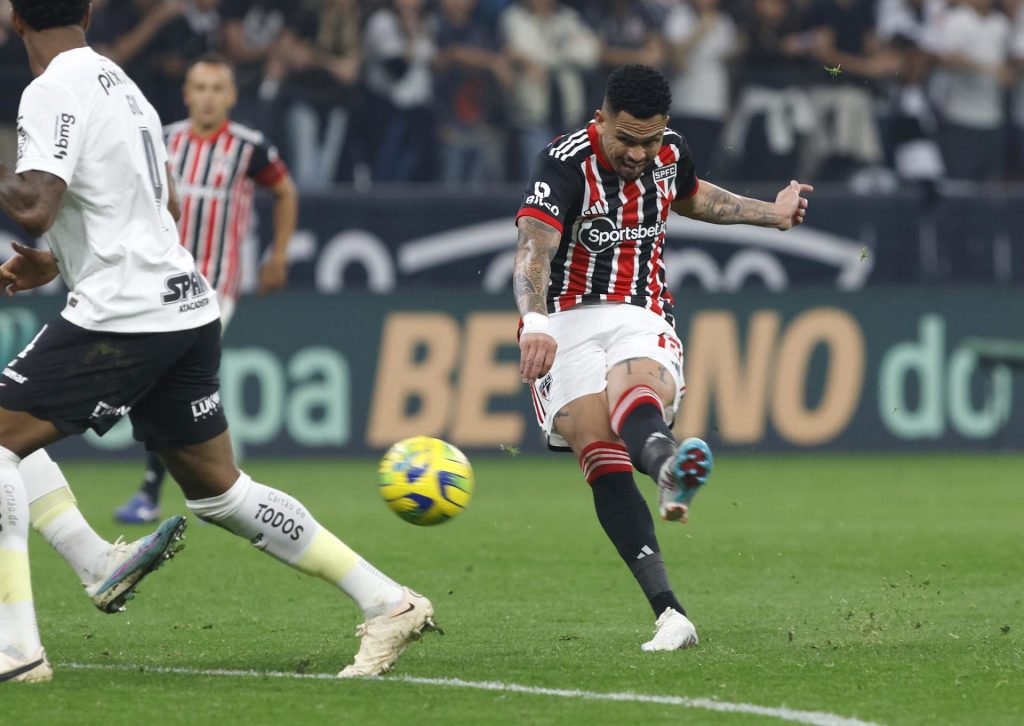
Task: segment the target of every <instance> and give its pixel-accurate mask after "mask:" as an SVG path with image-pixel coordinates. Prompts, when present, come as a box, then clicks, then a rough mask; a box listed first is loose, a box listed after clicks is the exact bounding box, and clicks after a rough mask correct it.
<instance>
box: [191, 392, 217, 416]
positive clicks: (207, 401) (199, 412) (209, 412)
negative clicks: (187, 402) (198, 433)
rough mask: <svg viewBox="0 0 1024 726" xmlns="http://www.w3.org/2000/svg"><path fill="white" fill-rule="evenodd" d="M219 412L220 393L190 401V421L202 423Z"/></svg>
mask: <svg viewBox="0 0 1024 726" xmlns="http://www.w3.org/2000/svg"><path fill="white" fill-rule="evenodd" d="M218 411H220V391H217V392H216V393H211V394H210V395H209V396H203V397H202V398H200V399H198V400H195V401H192V419H193V420H194V421H202V420H203V419H207V418H210V417H211V416H213V415H214V414H215V413H217V412H218Z"/></svg>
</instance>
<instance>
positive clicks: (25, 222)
mask: <svg viewBox="0 0 1024 726" xmlns="http://www.w3.org/2000/svg"><path fill="white" fill-rule="evenodd" d="M67 188H68V185H67V184H65V183H64V180H63V179H61V178H60V177H58V176H54V175H53V174H50V173H49V172H45V171H26V172H25V173H24V174H14V173H12V172H11V170H10V169H8V168H7V167H6V166H4V165H3V164H0V209H3V211H4V213H5V214H6V215H7V216H8V217H10V218H11V219H12V220H13V221H14V223H15V224H17V225H18V226H19V227H21V228H22V229H23V230H25V231H26V232H27V233H28V234H30V235H32V236H33V237H40V236H42V235H43V234H45V233H46V232H47V231H48V230H49V229H50V227H52V226H53V222H54V220H55V219H57V212H58V211H60V201H61V199H62V198H63V197H64V192H65V191H67Z"/></svg>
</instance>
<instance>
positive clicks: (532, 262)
mask: <svg viewBox="0 0 1024 726" xmlns="http://www.w3.org/2000/svg"><path fill="white" fill-rule="evenodd" d="M561 238H562V235H561V234H560V233H559V232H558V230H557V229H555V228H554V227H552V226H551V225H550V224H546V223H544V222H541V221H540V220H538V219H534V218H533V217H525V216H524V217H520V218H519V246H518V248H517V249H516V264H515V272H514V273H513V277H512V290H513V292H514V293H515V296H516V305H517V306H518V307H519V314H520V315H521V316H522V318H523V329H522V334H521V335H520V337H519V351H520V358H519V373H520V375H521V376H522V379H523V380H524V381H526V382H528V383H533V381H535V380H537V379H538V378H540V377H542V376H544V375H546V374H547V372H548V371H549V370H551V364H552V363H554V361H555V351H556V350H557V348H558V344H557V343H556V342H555V339H554V338H553V337H551V336H550V335H549V334H548V332H547V326H548V319H547V309H548V308H547V291H548V282H550V280H551V260H552V259H554V257H555V253H556V252H557V251H558V245H559V244H560V242H561Z"/></svg>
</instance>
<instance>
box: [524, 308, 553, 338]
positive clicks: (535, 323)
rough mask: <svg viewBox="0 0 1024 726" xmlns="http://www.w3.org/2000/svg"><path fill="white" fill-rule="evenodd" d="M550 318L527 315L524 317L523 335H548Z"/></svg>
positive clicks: (537, 314) (539, 314) (536, 314)
mask: <svg viewBox="0 0 1024 726" xmlns="http://www.w3.org/2000/svg"><path fill="white" fill-rule="evenodd" d="M547 332H548V316H547V315H543V314H541V313H527V314H526V315H524V316H523V333H522V334H523V335H526V334H527V333H547Z"/></svg>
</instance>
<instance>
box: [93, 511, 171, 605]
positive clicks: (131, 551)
mask: <svg viewBox="0 0 1024 726" xmlns="http://www.w3.org/2000/svg"><path fill="white" fill-rule="evenodd" d="M186 524H187V522H186V520H185V518H184V517H182V516H175V517H171V518H170V519H167V520H164V521H163V522H162V523H161V524H160V526H159V527H157V529H156V531H155V532H154V533H153V534H150V535H147V536H145V537H143V538H142V539H137V540H135V541H134V542H129V543H125V542H122V541H121V540H120V539H118V541H117V542H115V543H114V544H113V546H112V547H111V551H110V553H109V554H108V555H107V563H108V567H107V571H106V572H105V573H104V574H103V575H101V576H100V577H99V578H97V580H96V582H94V583H93V584H91V585H86V587H85V592H86V593H87V594H88V595H89V597H91V598H92V601H93V603H94V604H95V605H96V607H97V608H99V609H100V610H102V611H103V612H105V613H116V612H120V611H122V610H124V605H125V603H126V602H127V601H128V600H131V599H132V598H133V597H135V588H136V587H137V586H138V584H139V583H140V582H142V578H144V577H145V576H146V575H148V574H149V573H151V572H152V571H153V570H155V569H157V568H159V567H160V566H161V565H162V564H163V563H164V562H166V561H167V560H169V559H171V558H172V557H174V555H176V554H177V553H178V552H179V551H180V550H181V548H182V547H184V546H185V545H183V544H181V540H182V538H183V537H184V536H185V526H186Z"/></svg>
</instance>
